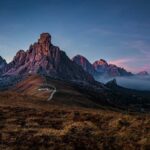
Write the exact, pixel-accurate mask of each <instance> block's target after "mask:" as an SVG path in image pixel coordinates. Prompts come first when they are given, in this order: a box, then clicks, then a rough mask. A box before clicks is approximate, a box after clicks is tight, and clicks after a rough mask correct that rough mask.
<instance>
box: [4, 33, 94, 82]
mask: <svg viewBox="0 0 150 150" xmlns="http://www.w3.org/2000/svg"><path fill="white" fill-rule="evenodd" d="M36 73H38V74H44V75H48V76H51V77H54V78H61V79H67V80H82V81H93V80H94V79H93V77H92V76H91V75H90V74H89V73H87V72H85V71H84V70H83V69H82V67H81V66H79V65H77V64H76V63H74V62H72V61H71V60H70V59H69V58H68V56H67V55H66V54H65V52H64V51H62V50H60V49H59V47H57V46H54V45H53V44H52V43H51V35H50V34H49V33H42V34H41V35H40V38H39V40H38V42H36V43H34V44H33V45H31V46H30V47H29V49H28V50H27V51H23V50H20V51H18V52H17V54H16V56H15V57H14V59H13V61H12V62H10V63H9V64H8V65H7V67H6V68H5V71H4V74H5V75H26V74H36Z"/></svg>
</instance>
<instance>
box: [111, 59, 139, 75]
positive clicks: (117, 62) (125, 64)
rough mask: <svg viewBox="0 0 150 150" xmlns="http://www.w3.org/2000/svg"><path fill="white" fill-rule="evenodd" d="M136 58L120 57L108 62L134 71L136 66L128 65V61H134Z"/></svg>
mask: <svg viewBox="0 0 150 150" xmlns="http://www.w3.org/2000/svg"><path fill="white" fill-rule="evenodd" d="M136 61H137V59H136V58H122V59H116V60H111V61H109V63H110V64H115V65H117V66H119V67H123V68H125V69H126V70H127V71H131V72H132V71H133V72H136V71H137V68H134V67H131V66H129V64H130V63H136Z"/></svg>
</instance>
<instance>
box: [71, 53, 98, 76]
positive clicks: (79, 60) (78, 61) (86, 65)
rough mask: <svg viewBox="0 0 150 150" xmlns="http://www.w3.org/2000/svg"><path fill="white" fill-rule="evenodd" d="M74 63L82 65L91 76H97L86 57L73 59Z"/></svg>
mask: <svg viewBox="0 0 150 150" xmlns="http://www.w3.org/2000/svg"><path fill="white" fill-rule="evenodd" d="M72 61H73V62H75V63H76V64H78V65H80V66H81V67H82V68H83V69H84V70H85V71H86V72H88V73H90V74H91V75H95V74H96V70H95V68H94V67H93V65H92V64H91V63H90V62H89V61H88V60H87V59H86V58H85V57H84V56H81V55H76V56H74V57H73V58H72Z"/></svg>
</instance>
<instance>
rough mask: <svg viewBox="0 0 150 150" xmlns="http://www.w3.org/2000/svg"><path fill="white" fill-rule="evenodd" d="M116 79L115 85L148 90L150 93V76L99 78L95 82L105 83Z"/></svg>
mask: <svg viewBox="0 0 150 150" xmlns="http://www.w3.org/2000/svg"><path fill="white" fill-rule="evenodd" d="M112 79H116V80H117V84H118V85H120V86H122V87H126V88H130V89H136V90H142V91H143V90H148V91H150V76H131V77H115V78H107V77H100V78H97V79H96V80H98V81H100V82H103V83H107V82H108V81H110V80H112Z"/></svg>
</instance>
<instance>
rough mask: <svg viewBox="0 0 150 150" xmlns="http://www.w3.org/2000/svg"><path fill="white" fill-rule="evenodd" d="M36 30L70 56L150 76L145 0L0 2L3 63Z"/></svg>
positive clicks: (149, 4) (149, 14)
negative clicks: (142, 72)
mask: <svg viewBox="0 0 150 150" xmlns="http://www.w3.org/2000/svg"><path fill="white" fill-rule="evenodd" d="M42 32H49V33H50V34H51V35H52V42H53V43H54V44H55V45H57V46H59V47H60V48H61V49H62V50H64V51H66V53H67V55H68V56H69V57H71V58H72V57H73V56H74V55H76V54H81V55H84V56H85V57H87V58H88V59H89V60H90V62H92V63H93V61H94V60H98V59H100V58H103V59H105V60H107V61H108V62H110V63H115V64H117V65H119V66H121V67H124V68H126V69H128V70H129V71H132V72H138V71H142V70H147V71H149V72H150V1H149V0H0V55H1V56H3V57H4V58H5V59H6V60H7V61H8V62H10V61H11V60H12V59H13V56H14V55H15V53H16V52H17V51H18V50H19V49H24V50H26V49H28V47H29V45H30V44H32V43H34V42H35V41H36V40H37V39H38V38H39V34H40V33H42Z"/></svg>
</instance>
